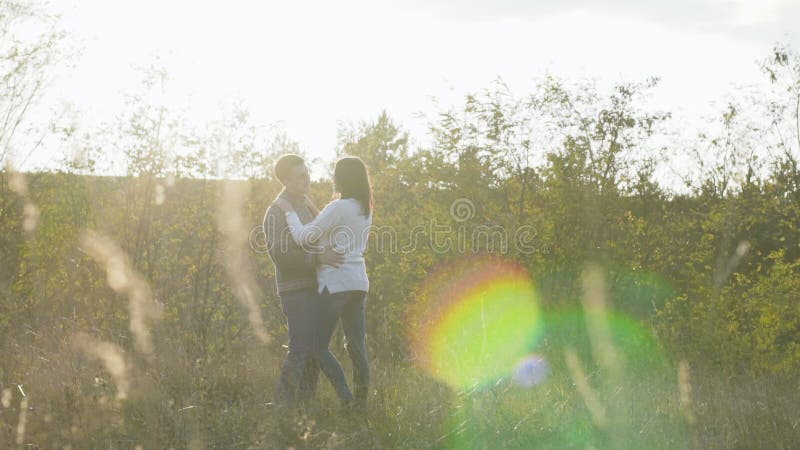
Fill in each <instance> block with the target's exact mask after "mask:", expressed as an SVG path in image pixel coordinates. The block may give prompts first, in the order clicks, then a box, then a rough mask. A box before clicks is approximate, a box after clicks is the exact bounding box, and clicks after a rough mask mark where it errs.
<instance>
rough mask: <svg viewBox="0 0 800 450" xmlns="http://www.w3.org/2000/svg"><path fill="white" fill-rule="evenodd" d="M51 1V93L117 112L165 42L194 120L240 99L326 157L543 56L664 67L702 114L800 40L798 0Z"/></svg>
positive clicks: (519, 80) (556, 66) (677, 100)
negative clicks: (379, 122)
mask: <svg viewBox="0 0 800 450" xmlns="http://www.w3.org/2000/svg"><path fill="white" fill-rule="evenodd" d="M55 9H56V10H58V11H60V12H61V13H62V14H63V23H64V26H65V27H66V28H67V30H68V31H69V32H70V34H71V39H73V40H74V41H75V42H76V44H77V45H79V46H81V47H82V48H83V55H82V57H81V59H80V60H79V62H78V64H77V66H76V67H75V68H74V69H70V70H64V71H63V72H62V73H60V74H59V75H58V79H57V82H56V85H55V86H54V87H55V89H54V91H53V93H54V94H53V95H51V96H49V100H50V101H52V102H69V103H71V104H73V105H74V107H75V108H76V109H77V110H78V111H79V112H80V113H81V115H82V116H83V117H85V119H84V125H85V126H88V125H90V124H92V123H97V122H99V121H102V120H106V119H109V118H110V117H112V116H113V115H114V114H116V113H118V112H119V111H120V110H121V109H122V108H123V98H124V97H123V93H124V92H126V91H127V92H130V91H132V90H134V89H135V88H136V86H137V84H138V81H139V79H140V75H139V74H138V73H137V72H136V71H135V70H134V69H133V67H134V66H137V65H138V66H141V65H146V64H147V63H149V62H150V61H152V60H153V58H154V57H155V56H159V57H160V60H161V62H162V64H163V65H164V66H165V67H166V69H167V70H168V72H169V73H170V75H171V77H172V80H173V81H172V84H171V86H170V90H171V92H172V93H173V94H174V96H175V98H176V99H177V100H176V103H181V104H182V106H188V107H189V111H190V113H189V114H190V116H191V117H190V118H191V119H192V120H196V121H198V122H201V121H203V120H207V119H210V118H214V117H216V116H218V115H219V111H220V108H221V106H222V105H224V104H225V102H229V101H230V100H231V99H232V98H241V99H244V100H245V101H246V102H247V104H248V106H249V108H250V110H251V111H252V112H253V116H254V119H255V120H257V121H259V122H263V123H274V122H282V123H283V125H284V127H285V129H286V130H287V132H288V133H289V135H290V136H291V137H292V138H294V139H296V140H298V141H300V143H301V144H302V146H303V148H304V149H305V150H307V151H308V152H309V153H310V154H312V155H316V156H322V157H323V158H330V156H331V152H332V150H333V148H334V145H335V142H336V131H337V127H338V123H339V122H340V121H343V122H354V123H357V122H359V121H362V120H370V119H373V118H375V117H376V116H377V114H378V113H379V112H380V111H381V110H382V109H386V110H387V111H388V112H389V114H390V115H391V116H392V117H394V118H395V119H396V120H397V121H398V122H400V123H401V124H403V125H404V126H405V127H406V128H407V129H408V130H410V131H411V132H412V134H413V135H414V136H415V137H417V138H422V137H423V136H422V135H423V134H424V123H423V121H422V120H421V119H418V118H416V117H415V113H417V112H423V113H430V112H431V111H432V107H433V104H432V102H431V97H436V98H438V99H439V100H440V102H441V103H444V104H449V103H457V102H460V101H461V98H462V97H463V95H464V94H465V93H466V92H468V91H476V90H479V89H481V88H483V87H487V86H488V85H489V83H490V82H491V81H492V80H493V79H496V78H497V77H502V78H503V79H504V80H505V81H506V82H507V83H508V84H509V85H510V86H511V88H512V89H513V90H514V91H516V92H517V93H519V94H523V93H525V92H527V91H529V90H530V88H531V86H532V80H533V78H535V77H537V76H541V75H543V74H544V73H545V72H547V71H549V72H551V73H553V74H556V75H559V76H563V77H568V78H584V77H594V78H597V79H598V80H599V81H600V82H601V83H613V82H616V81H623V80H624V81H637V80H641V79H643V78H644V77H647V76H659V77H661V78H662V85H661V87H660V88H659V89H658V92H657V93H656V95H655V97H654V99H653V102H654V104H655V105H656V106H658V107H662V108H666V109H668V110H671V111H674V112H676V113H677V114H679V115H681V114H682V115H683V116H684V117H688V118H691V120H694V119H693V118H694V117H697V116H699V115H700V114H703V113H705V112H707V111H708V104H709V103H710V102H711V101H713V100H719V99H721V98H724V96H725V95H727V94H728V93H730V92H732V90H733V89H734V86H736V85H738V84H746V83H752V82H755V81H757V80H758V79H759V78H760V73H759V71H758V67H757V65H756V60H758V59H761V58H763V57H765V56H767V55H768V54H769V50H770V48H771V46H772V44H773V43H774V42H776V41H782V42H787V43H790V44H792V45H793V46H794V48H796V49H800V36H798V34H797V31H796V30H795V29H796V28H797V26H796V24H797V23H800V0H673V1H669V2H667V1H662V0H659V1H637V0H606V1H597V0H593V1H589V0H558V1H556V0H547V1H535V2H534V1H519V0H494V1H485V2H482V1H477V0H458V1H456V0H413V1H410V2H406V3H405V4H403V5H402V6H401V5H400V4H399V2H388V1H380V0H378V1H375V0H373V1H359V0H339V1H313V2H286V1H282V2H269V1H260V2H257V1H253V2H245V1H239V0H229V1H225V2H200V1H196V0H195V1H166V0H139V1H136V2H118V1H110V0H62V1H60V2H56V3H55ZM792 33H794V34H792ZM46 157H47V155H42V157H41V158H46ZM41 158H40V159H41Z"/></svg>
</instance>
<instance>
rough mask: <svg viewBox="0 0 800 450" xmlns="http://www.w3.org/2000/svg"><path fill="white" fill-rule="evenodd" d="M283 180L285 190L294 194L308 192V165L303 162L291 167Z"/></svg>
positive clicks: (309, 184)
mask: <svg viewBox="0 0 800 450" xmlns="http://www.w3.org/2000/svg"><path fill="white" fill-rule="evenodd" d="M285 181H286V182H285V184H284V186H285V187H286V190H287V191H289V192H292V193H294V194H308V193H309V191H310V190H311V178H309V176H308V167H306V165H305V164H298V165H296V166H294V167H292V170H290V171H289V175H288V176H287V177H286V180H285Z"/></svg>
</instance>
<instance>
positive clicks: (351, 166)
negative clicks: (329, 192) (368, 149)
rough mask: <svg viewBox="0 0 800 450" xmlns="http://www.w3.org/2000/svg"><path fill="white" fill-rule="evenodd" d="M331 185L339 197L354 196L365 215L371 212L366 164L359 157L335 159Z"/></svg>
mask: <svg viewBox="0 0 800 450" xmlns="http://www.w3.org/2000/svg"><path fill="white" fill-rule="evenodd" d="M333 185H334V189H335V190H336V192H338V193H339V194H341V197H340V198H354V199H356V200H358V202H359V203H361V211H362V213H363V214H364V215H365V216H369V215H370V213H371V212H372V188H371V187H370V183H369V175H368V174H367V166H365V165H364V162H363V161H361V159H360V158H357V157H355V156H347V157H344V158H342V159H340V160H338V161H336V167H335V168H334V169H333Z"/></svg>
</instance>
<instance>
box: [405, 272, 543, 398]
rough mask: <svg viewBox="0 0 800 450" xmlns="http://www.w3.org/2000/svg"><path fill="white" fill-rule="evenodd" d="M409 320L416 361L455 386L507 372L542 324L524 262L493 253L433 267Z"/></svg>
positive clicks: (478, 382)
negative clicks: (503, 257) (496, 255)
mask: <svg viewBox="0 0 800 450" xmlns="http://www.w3.org/2000/svg"><path fill="white" fill-rule="evenodd" d="M408 324H409V336H410V341H411V342H410V344H411V353H412V355H414V356H415V361H416V364H417V366H418V367H420V368H421V369H422V370H424V371H425V372H427V373H428V374H430V375H431V376H433V377H436V378H438V379H440V380H441V381H443V382H445V383H447V384H448V385H449V386H451V387H453V388H455V389H466V388H470V387H475V386H481V385H486V384H489V383H493V382H495V381H497V380H498V379H500V378H504V377H507V376H510V375H512V374H513V373H514V371H515V369H516V368H517V367H518V366H519V364H520V362H521V361H522V360H524V358H525V357H527V356H528V355H530V353H531V351H532V350H533V349H534V348H535V346H536V344H537V342H538V340H539V338H540V337H541V335H542V331H543V327H542V317H541V313H540V309H539V302H538V296H537V293H536V289H535V288H534V284H533V281H532V279H531V277H530V275H529V273H528V270H527V269H525V268H524V267H523V266H521V265H520V264H518V263H516V262H513V261H509V260H506V259H502V258H499V257H494V256H477V257H468V258H461V259H459V260H457V261H455V262H450V263H448V264H443V265H441V266H439V267H437V268H436V269H435V270H434V271H433V272H432V273H431V275H430V276H428V277H427V279H426V280H425V283H424V284H423V286H422V287H421V288H420V290H419V291H418V293H417V296H416V299H415V301H414V302H413V303H412V306H411V307H410V310H409V317H408Z"/></svg>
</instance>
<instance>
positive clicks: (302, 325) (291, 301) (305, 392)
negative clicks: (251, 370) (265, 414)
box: [276, 288, 319, 406]
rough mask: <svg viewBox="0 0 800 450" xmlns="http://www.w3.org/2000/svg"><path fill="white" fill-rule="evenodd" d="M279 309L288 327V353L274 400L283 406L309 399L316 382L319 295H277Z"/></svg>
mask: <svg viewBox="0 0 800 450" xmlns="http://www.w3.org/2000/svg"><path fill="white" fill-rule="evenodd" d="M280 298H281V309H282V310H283V314H284V315H285V316H286V322H287V324H288V326H289V352H288V353H287V354H286V359H285V360H284V362H283V368H282V369H281V375H280V381H279V382H278V388H277V393H276V394H277V400H278V402H279V403H281V404H283V405H286V406H295V405H297V403H298V402H303V401H306V400H309V399H311V398H312V397H313V396H314V391H315V390H316V387H317V380H318V379H319V366H318V364H317V362H316V361H315V360H314V358H313V356H314V350H315V348H316V346H317V345H316V342H317V340H318V337H317V336H318V331H317V330H318V328H317V325H318V320H319V317H318V314H319V311H318V308H319V294H318V293H317V290H316V289H313V288H312V289H299V290H296V291H291V292H286V293H283V294H281V295H280Z"/></svg>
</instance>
